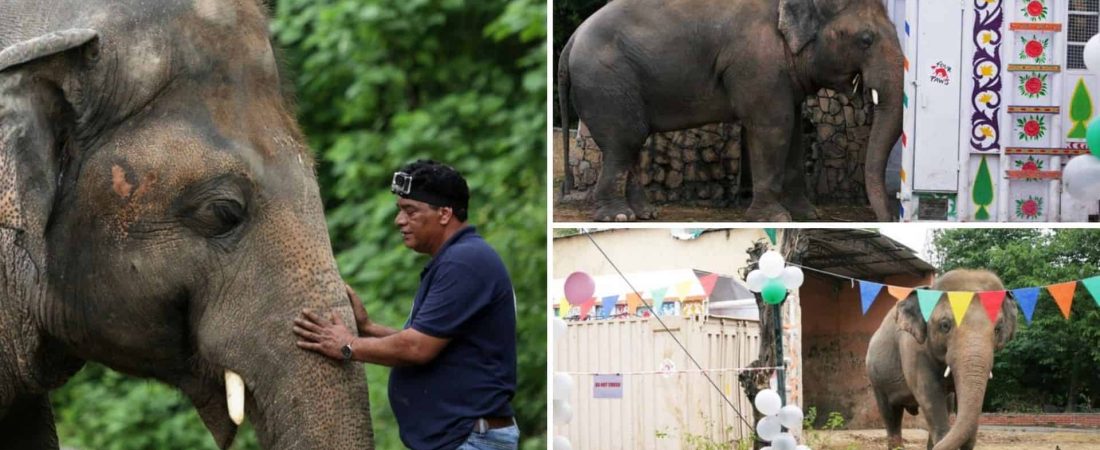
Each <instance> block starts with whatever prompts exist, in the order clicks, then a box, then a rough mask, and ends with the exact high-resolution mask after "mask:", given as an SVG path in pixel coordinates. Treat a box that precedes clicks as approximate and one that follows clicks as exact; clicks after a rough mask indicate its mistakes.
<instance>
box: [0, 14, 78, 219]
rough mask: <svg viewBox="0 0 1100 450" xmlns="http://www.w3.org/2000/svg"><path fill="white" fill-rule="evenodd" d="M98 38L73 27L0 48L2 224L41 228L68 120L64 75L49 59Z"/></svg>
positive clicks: (0, 184)
mask: <svg viewBox="0 0 1100 450" xmlns="http://www.w3.org/2000/svg"><path fill="white" fill-rule="evenodd" d="M96 37H97V33H96V32H95V31H94V30H89V29H72V30H65V31H59V32H54V33H49V34H45V35H42V36H39V37H36V38H32V39H28V40H25V41H22V42H18V43H15V44H13V45H11V46H9V47H7V48H4V49H3V50H0V228H8V229H14V230H17V231H19V232H25V231H32V232H36V233H41V232H43V231H44V229H45V223H46V220H47V217H48V216H49V212H50V209H51V205H52V202H53V197H54V193H55V191H56V189H55V186H56V179H57V172H58V170H59V169H58V160H59V159H60V157H59V153H60V151H59V149H60V147H61V146H62V145H63V144H64V140H65V137H64V136H63V135H64V133H66V132H67V130H69V129H70V128H71V122H72V118H71V111H72V106H71V105H70V104H69V102H68V100H67V99H66V98H65V95H64V89H63V88H62V86H61V82H60V81H59V80H58V79H57V78H58V77H59V76H63V74H61V73H58V71H57V70H56V68H57V66H54V65H50V64H49V63H50V62H51V61H60V56H61V55H62V54H64V53H66V52H68V51H72V50H74V49H78V48H81V47H83V46H85V45H88V43H89V42H91V41H93V40H94V39H95V38H96ZM61 62H62V64H64V61H61Z"/></svg>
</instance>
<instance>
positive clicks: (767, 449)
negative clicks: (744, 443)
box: [760, 445, 772, 450]
mask: <svg viewBox="0 0 1100 450" xmlns="http://www.w3.org/2000/svg"><path fill="white" fill-rule="evenodd" d="M760 450H772V446H770V445H769V446H766V447H760Z"/></svg>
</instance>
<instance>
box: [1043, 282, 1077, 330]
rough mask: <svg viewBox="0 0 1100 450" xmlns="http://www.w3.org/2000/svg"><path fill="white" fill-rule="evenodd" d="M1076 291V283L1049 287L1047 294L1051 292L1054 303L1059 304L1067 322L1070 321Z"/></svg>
mask: <svg viewBox="0 0 1100 450" xmlns="http://www.w3.org/2000/svg"><path fill="white" fill-rule="evenodd" d="M1076 289H1077V282H1076V281H1067V282H1065V283H1058V284H1052V285H1050V286H1047V292H1050V296H1051V297H1054V302H1055V303H1057V304H1058V309H1061V310H1062V315H1063V316H1066V319H1067V320H1068V319H1069V307H1070V306H1071V305H1073V291H1074V290H1076Z"/></svg>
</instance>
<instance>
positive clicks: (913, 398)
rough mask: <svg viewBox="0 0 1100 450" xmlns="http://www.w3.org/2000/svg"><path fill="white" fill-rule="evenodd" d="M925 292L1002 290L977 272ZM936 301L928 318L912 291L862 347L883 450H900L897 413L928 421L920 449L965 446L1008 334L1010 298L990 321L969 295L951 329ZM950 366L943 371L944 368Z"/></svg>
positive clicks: (1011, 329) (959, 274) (973, 435)
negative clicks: (953, 407) (951, 403)
mask: <svg viewBox="0 0 1100 450" xmlns="http://www.w3.org/2000/svg"><path fill="white" fill-rule="evenodd" d="M931 289H933V290H937V291H943V292H950V291H966V292H977V291H1003V290H1004V286H1003V285H1002V284H1001V280H1000V279H999V278H997V276H996V275H994V274H992V273H990V272H987V271H983V270H965V269H958V270H952V271H950V272H948V273H946V274H944V275H943V276H942V277H940V279H939V280H937V281H936V283H935V284H934V285H933V286H932V288H931ZM944 297H945V298H944V299H942V300H941V301H940V302H939V303H938V304H937V305H936V307H935V309H933V310H932V313H931V315H930V316H929V320H927V321H925V319H924V316H923V315H922V314H921V311H920V305H919V303H918V299H917V294H916V293H915V292H914V293H913V294H911V295H910V296H909V297H908V298H906V299H905V300H902V301H900V302H898V304H897V305H895V306H894V308H893V309H891V310H890V312H889V313H888V314H887V315H886V318H885V319H883V321H882V325H881V326H880V327H879V329H878V331H876V332H875V334H874V336H872V337H871V343H870V345H869V346H868V348H867V375H868V377H869V378H870V380H871V386H872V387H873V389H874V393H875V400H876V402H877V403H878V408H879V413H881V414H882V419H883V422H884V423H885V424H886V433H887V436H888V438H889V439H888V440H889V445H888V448H890V449H894V448H898V447H900V446H901V445H902V439H901V420H902V411H903V410H904V411H908V412H909V413H910V414H917V413H918V412H919V413H920V414H922V415H923V416H924V420H925V422H927V423H928V427H929V430H928V445H927V447H928V449H929V450H932V449H935V450H958V449H960V448H961V449H967V450H970V449H973V448H974V444H975V441H976V440H977V437H978V416H980V415H981V412H982V401H983V399H984V397H985V388H986V384H987V383H988V382H989V379H990V377H991V376H992V370H993V353H994V352H995V351H997V350H1000V349H1002V348H1004V346H1005V345H1006V344H1008V341H1009V340H1011V339H1012V336H1013V334H1015V332H1016V301H1015V300H1014V299H1012V298H1011V294H1008V296H1007V297H1006V298H1005V299H1004V302H1003V303H1002V304H1001V309H1000V313H999V314H998V316H997V320H996V322H991V321H990V319H989V315H988V314H987V313H986V311H985V308H984V307H983V306H982V303H981V302H980V301H979V300H978V298H977V296H975V298H974V299H973V300H972V301H971V302H970V306H969V309H967V310H966V313H965V314H963V320H962V324H960V325H956V323H955V316H954V314H953V313H952V311H951V306H950V304H949V301H948V300H947V299H946V295H945V296H944ZM949 369H950V370H949ZM952 393H954V394H955V396H956V397H955V398H956V401H957V404H958V413H957V418H956V420H955V424H954V426H952V425H950V424H949V422H948V414H949V411H948V398H947V397H948V395H949V394H952Z"/></svg>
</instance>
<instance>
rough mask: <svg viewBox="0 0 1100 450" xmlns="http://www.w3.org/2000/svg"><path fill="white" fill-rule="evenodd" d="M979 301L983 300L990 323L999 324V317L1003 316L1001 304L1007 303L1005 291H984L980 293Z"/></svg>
mask: <svg viewBox="0 0 1100 450" xmlns="http://www.w3.org/2000/svg"><path fill="white" fill-rule="evenodd" d="M978 299H979V300H981V302H982V307H983V308H985V314H986V315H987V316H989V321H990V322H992V323H997V317H999V316H1000V315H1001V303H1004V301H1005V291H982V292H979V293H978Z"/></svg>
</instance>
